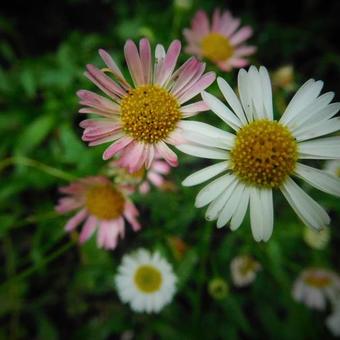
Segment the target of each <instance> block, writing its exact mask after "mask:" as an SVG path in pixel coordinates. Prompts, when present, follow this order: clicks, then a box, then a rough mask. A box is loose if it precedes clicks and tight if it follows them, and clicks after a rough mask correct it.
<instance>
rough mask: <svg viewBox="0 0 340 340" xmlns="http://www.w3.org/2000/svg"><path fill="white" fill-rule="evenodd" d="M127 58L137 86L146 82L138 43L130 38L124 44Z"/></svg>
mask: <svg viewBox="0 0 340 340" xmlns="http://www.w3.org/2000/svg"><path fill="white" fill-rule="evenodd" d="M124 55H125V60H126V63H127V65H128V68H129V71H130V74H131V78H132V80H133V82H134V84H135V86H138V85H141V84H144V72H143V66H142V63H141V60H140V58H139V54H138V50H137V46H136V44H135V43H134V42H133V41H132V40H128V41H127V42H126V43H125V46H124Z"/></svg>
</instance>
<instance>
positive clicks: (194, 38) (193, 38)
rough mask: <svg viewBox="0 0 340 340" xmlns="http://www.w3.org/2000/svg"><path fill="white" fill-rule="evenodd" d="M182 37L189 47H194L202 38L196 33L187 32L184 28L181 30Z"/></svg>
mask: <svg viewBox="0 0 340 340" xmlns="http://www.w3.org/2000/svg"><path fill="white" fill-rule="evenodd" d="M183 35H184V36H185V38H186V40H187V42H188V44H189V45H194V46H196V45H197V44H199V42H200V41H201V40H202V38H203V36H202V35H200V34H199V33H198V32H196V31H192V30H189V29H187V28H185V29H184V30H183Z"/></svg>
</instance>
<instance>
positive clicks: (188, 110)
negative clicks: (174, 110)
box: [181, 100, 209, 117]
mask: <svg viewBox="0 0 340 340" xmlns="http://www.w3.org/2000/svg"><path fill="white" fill-rule="evenodd" d="M181 111H182V114H183V117H191V116H193V115H195V114H196V113H198V112H203V111H209V107H208V105H207V104H206V103H205V102H204V101H203V100H200V101H199V102H196V103H192V104H188V105H184V106H182V108H181Z"/></svg>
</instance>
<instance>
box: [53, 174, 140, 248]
mask: <svg viewBox="0 0 340 340" xmlns="http://www.w3.org/2000/svg"><path fill="white" fill-rule="evenodd" d="M60 192H61V193H63V194H65V196H64V197H62V198H60V199H59V202H58V205H57V206H56V210H57V211H58V212H59V213H61V214H65V213H68V212H71V211H76V213H75V215H74V216H73V217H71V218H70V219H69V220H68V222H67V223H66V225H65V230H66V231H67V232H71V231H73V230H75V229H76V228H77V227H78V226H79V225H80V224H83V225H82V230H81V232H80V236H79V242H80V243H81V244H82V243H84V242H85V241H87V240H88V239H89V238H90V237H91V236H92V235H93V233H94V232H95V231H97V245H98V247H99V248H105V249H114V248H115V247H116V245H117V243H118V239H119V237H121V238H123V237H124V234H125V221H124V219H126V220H127V221H128V222H129V223H130V224H131V226H132V229H133V230H134V231H137V230H139V229H140V224H139V222H138V220H137V217H138V210H137V209H136V207H135V205H134V204H133V203H132V202H131V201H130V200H129V198H128V197H127V195H126V194H125V192H124V190H122V188H121V187H120V186H118V185H113V184H112V183H111V182H110V181H109V180H108V179H107V178H105V177H101V176H97V177H87V178H83V179H80V180H78V181H76V182H73V183H71V184H70V185H68V186H65V187H61V188H60Z"/></svg>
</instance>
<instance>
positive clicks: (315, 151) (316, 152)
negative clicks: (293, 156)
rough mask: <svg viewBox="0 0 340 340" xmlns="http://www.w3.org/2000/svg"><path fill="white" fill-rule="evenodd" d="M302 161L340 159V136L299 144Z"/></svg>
mask: <svg viewBox="0 0 340 340" xmlns="http://www.w3.org/2000/svg"><path fill="white" fill-rule="evenodd" d="M298 150H299V158H300V159H340V136H334V137H328V138H319V139H316V140H311V141H307V142H302V143H299V144H298Z"/></svg>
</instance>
